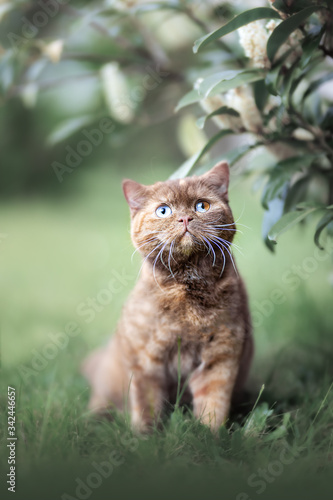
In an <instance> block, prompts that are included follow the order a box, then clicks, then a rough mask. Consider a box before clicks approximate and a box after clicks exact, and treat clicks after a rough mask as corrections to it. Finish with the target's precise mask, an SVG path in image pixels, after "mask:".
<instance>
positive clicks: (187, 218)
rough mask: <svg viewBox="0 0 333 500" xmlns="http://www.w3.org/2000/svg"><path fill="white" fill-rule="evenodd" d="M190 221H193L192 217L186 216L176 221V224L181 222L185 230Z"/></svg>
mask: <svg viewBox="0 0 333 500" xmlns="http://www.w3.org/2000/svg"><path fill="white" fill-rule="evenodd" d="M190 220H193V217H190V216H189V215H186V216H184V217H181V218H180V219H178V222H183V223H184V228H185V229H187V226H188V224H189V222H190Z"/></svg>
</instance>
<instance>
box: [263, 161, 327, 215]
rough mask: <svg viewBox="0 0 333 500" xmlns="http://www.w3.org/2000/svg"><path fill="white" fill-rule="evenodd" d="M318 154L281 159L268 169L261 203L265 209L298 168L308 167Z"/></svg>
mask: <svg viewBox="0 0 333 500" xmlns="http://www.w3.org/2000/svg"><path fill="white" fill-rule="evenodd" d="M317 158H318V155H310V154H309V155H307V156H303V155H302V156H293V157H291V158H287V159H286V160H282V161H280V162H279V163H277V165H276V166H275V167H274V168H273V169H272V170H271V171H270V174H269V179H268V181H267V184H266V186H265V189H264V192H263V195H262V205H263V207H264V208H266V210H267V209H268V203H269V202H270V201H271V200H273V199H274V198H277V197H278V196H280V195H281V193H282V191H283V189H284V188H285V186H286V185H287V184H288V183H289V181H290V179H291V177H292V176H293V175H294V174H295V173H296V172H298V171H299V170H302V169H305V168H309V166H310V165H311V163H312V162H313V161H314V160H315V159H317Z"/></svg>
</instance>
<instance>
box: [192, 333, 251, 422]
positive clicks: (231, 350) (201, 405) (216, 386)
mask: <svg viewBox="0 0 333 500" xmlns="http://www.w3.org/2000/svg"><path fill="white" fill-rule="evenodd" d="M241 347H242V344H241V342H239V341H238V340H237V339H232V341H231V339H230V338H228V339H227V342H225V341H222V342H219V341H215V342H214V341H211V342H209V343H207V345H206V346H205V347H204V349H203V352H202V357H201V359H202V363H201V365H200V366H199V367H198V368H197V369H196V370H195V371H194V373H193V375H192V377H191V379H190V383H189V385H190V389H191V392H192V395H193V411H194V415H195V417H196V418H199V419H200V420H201V421H202V423H204V424H206V425H208V426H209V427H210V428H211V429H212V430H213V431H216V430H217V429H218V428H219V427H220V426H221V425H223V424H224V423H225V421H226V419H227V418H228V414H229V409H230V402H231V397H232V392H233V389H234V385H235V381H236V378H237V373H238V369H239V359H240V354H241Z"/></svg>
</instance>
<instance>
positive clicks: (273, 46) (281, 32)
mask: <svg viewBox="0 0 333 500" xmlns="http://www.w3.org/2000/svg"><path fill="white" fill-rule="evenodd" d="M319 9H320V7H319V6H318V5H312V6H310V7H307V8H306V9H303V10H301V11H300V12H298V13H297V14H294V15H293V16H291V17H288V19H286V20H285V21H282V23H280V24H279V25H278V26H277V27H276V28H275V30H274V31H273V33H272V34H271V36H270V37H269V39H268V41H267V56H268V59H269V60H270V61H273V59H274V56H275V54H276V53H277V51H278V50H279V48H280V47H281V45H282V44H284V42H285V41H286V40H287V39H288V37H289V35H290V34H291V33H292V32H293V31H295V30H296V29H297V28H298V27H299V26H300V25H301V24H302V23H303V22H304V21H305V20H306V19H307V18H308V17H309V16H311V14H313V13H314V12H316V10H319Z"/></svg>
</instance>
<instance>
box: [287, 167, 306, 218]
mask: <svg viewBox="0 0 333 500" xmlns="http://www.w3.org/2000/svg"><path fill="white" fill-rule="evenodd" d="M310 180H311V177H310V176H309V175H306V176H305V177H302V178H301V179H298V180H297V181H296V182H295V183H294V184H293V185H292V186H290V188H289V189H288V193H287V196H286V199H285V202H284V213H286V212H291V211H292V210H293V209H295V207H296V205H298V204H299V203H301V201H302V200H304V198H305V197H306V193H307V190H308V185H309V182H310Z"/></svg>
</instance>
